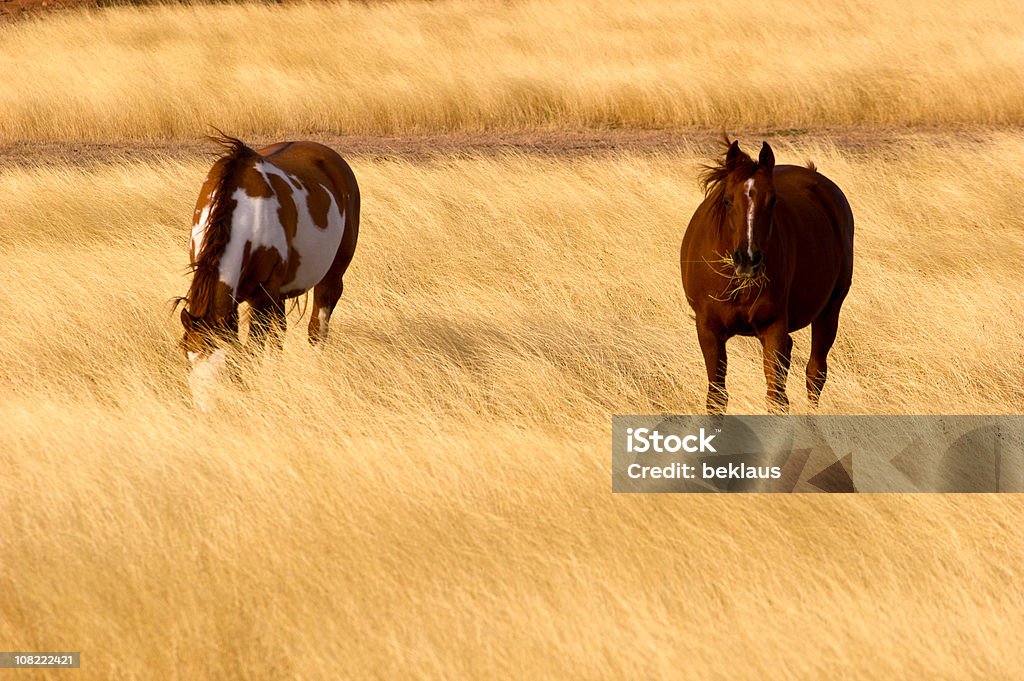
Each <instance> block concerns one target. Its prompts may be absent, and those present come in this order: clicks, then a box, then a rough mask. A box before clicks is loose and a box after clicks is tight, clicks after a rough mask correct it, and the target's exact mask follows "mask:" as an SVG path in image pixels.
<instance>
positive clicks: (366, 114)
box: [0, 0, 1024, 141]
mask: <svg viewBox="0 0 1024 681" xmlns="http://www.w3.org/2000/svg"><path fill="white" fill-rule="evenodd" d="M1022 23H1024V5H1021V4H1020V3H1016V2H1009V1H999V0H992V1H988V2H983V3H978V2H971V1H968V0H938V1H936V2H927V3H926V2H908V3H892V2H887V1H885V0H863V1H858V2H845V3H836V2H830V1H827V0H811V1H810V2H789V1H787V0H766V1H765V2H757V3H751V2H746V1H744V0H724V1H723V2H716V3H710V4H709V3H705V2H696V1H693V0H681V1H676V2H653V1H649V0H648V1H644V2H637V3H620V2H615V1H614V0H602V1H599V2H588V3H577V2H572V1H571V0H554V1H552V2H548V1H544V0H532V1H531V0H527V1H524V2H515V3H498V2H479V3H472V2H458V1H454V0H449V1H441V2H430V3H421V2H393V3H392V2H388V3H361V2H360V3H342V2H339V3H328V4H319V3H318V4H295V5H292V4H289V5H287V6H284V7H280V6H276V5H267V4H250V5H243V6H214V7H210V6H173V7H146V8H141V9H139V8H117V9H108V10H103V11H97V12H92V13H73V14H68V15H64V16H60V17H48V18H46V19H45V20H35V21H25V22H15V23H8V24H6V25H0V45H2V46H3V47H2V49H0V111H3V112H4V120H3V125H0V140H6V141H10V140H35V139H99V140H106V139H115V140H120V139H124V138H132V139H141V138H157V137H187V138H194V137H195V136H196V135H197V133H198V132H201V131H206V130H208V128H209V126H210V125H216V126H219V127H221V128H223V129H225V130H230V131H233V132H237V133H242V134H260V135H274V134H279V133H281V132H282V131H290V132H310V131H334V132H345V133H407V132H423V131H451V130H484V129H488V130H489V129H511V130H518V129H521V128H524V127H531V128H546V127H554V128H557V127H586V126H634V127H635V126H640V127H677V126H692V125H699V126H709V127H712V128H715V129H720V128H721V127H723V126H725V127H727V128H730V129H736V128H738V127H751V126H754V127H756V126H770V127H797V128H803V127H819V126H822V125H865V126H870V125H880V124H881V125H904V124H913V125H921V124H923V125H932V124H954V123H968V124H1020V123H1022V122H1024V66H1022V64H1024V44H1022V42H1021V41H1020V39H1019V38H1020V36H1019V31H1018V30H1017V27H1018V26H1020V25H1021V24H1022Z"/></svg>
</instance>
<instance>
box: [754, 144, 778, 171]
mask: <svg viewBox="0 0 1024 681" xmlns="http://www.w3.org/2000/svg"><path fill="white" fill-rule="evenodd" d="M757 165H759V166H761V167H762V168H767V169H768V170H771V169H772V168H774V167H775V152H774V151H772V148H771V147H770V146H768V143H767V142H761V153H760V154H759V155H758V157H757Z"/></svg>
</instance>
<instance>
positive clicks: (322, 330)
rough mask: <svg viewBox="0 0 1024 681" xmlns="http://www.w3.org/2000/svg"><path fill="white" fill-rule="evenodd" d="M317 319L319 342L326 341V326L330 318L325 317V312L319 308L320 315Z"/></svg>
mask: <svg viewBox="0 0 1024 681" xmlns="http://www.w3.org/2000/svg"><path fill="white" fill-rule="evenodd" d="M317 318H318V319H319V320H320V340H327V326H328V324H329V323H330V318H329V317H328V316H327V310H325V309H324V308H320V313H319V314H317Z"/></svg>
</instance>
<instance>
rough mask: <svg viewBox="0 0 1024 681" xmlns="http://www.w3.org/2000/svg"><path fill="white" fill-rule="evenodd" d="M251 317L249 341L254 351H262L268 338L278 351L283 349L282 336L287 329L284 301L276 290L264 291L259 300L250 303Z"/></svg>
mask: <svg viewBox="0 0 1024 681" xmlns="http://www.w3.org/2000/svg"><path fill="white" fill-rule="evenodd" d="M251 304H252V315H251V317H250V319H249V340H250V341H251V342H252V344H253V347H254V349H256V350H263V348H264V347H265V346H266V344H267V338H268V337H270V338H271V339H272V341H273V343H274V346H275V347H277V348H278V349H281V348H283V347H284V334H285V331H286V330H287V328H288V319H287V317H286V316H285V309H284V301H283V300H282V299H281V294H280V293H279V292H278V291H277V290H276V288H275V289H274V290H266V291H265V292H264V294H263V295H261V296H260V297H259V298H257V299H255V300H253V301H251Z"/></svg>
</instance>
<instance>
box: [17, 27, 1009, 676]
mask: <svg viewBox="0 0 1024 681" xmlns="http://www.w3.org/2000/svg"><path fill="white" fill-rule="evenodd" d="M252 11H253V12H256V11H257V10H256V9H253V10H252ZM302 11H312V10H309V9H303V10H302ZM382 11H383V10H382ZM126 16H134V15H131V14H128V15H126ZM776 154H777V156H778V158H779V160H780V162H786V161H802V160H803V159H805V158H807V157H811V158H813V159H814V160H815V161H816V162H817V163H818V166H819V168H820V169H821V170H822V171H823V172H824V173H825V174H827V175H828V176H829V177H831V178H832V179H834V180H835V181H836V182H838V183H839V184H840V186H842V187H843V188H844V189H845V190H846V192H847V194H848V196H849V198H850V201H851V203H852V205H853V207H854V210H855V213H856V216H857V220H858V226H857V230H858V231H857V245H856V248H857V265H856V273H855V279H854V286H853V290H852V292H851V295H850V298H849V299H848V302H847V305H846V307H845V309H844V313H843V317H842V319H841V325H840V335H839V339H838V341H837V344H836V347H835V349H834V351H833V355H832V364H831V369H832V370H831V373H830V379H829V383H828V385H827V386H826V388H825V393H824V396H823V410H824V411H825V412H826V413H954V412H968V413H1021V412H1022V411H1024V399H1022V388H1021V386H1024V368H1022V365H1021V362H1020V358H1021V349H1022V341H1021V337H1020V330H1021V328H1024V300H1022V293H1021V287H1020V274H1019V272H1020V263H1021V262H1022V259H1024V239H1022V236H1021V219H1020V210H1019V201H1018V198H1017V197H1018V196H1019V188H1020V187H1021V186H1024V136H1021V135H1010V134H999V135H995V136H993V137H992V138H991V139H990V140H989V141H988V142H986V143H984V144H971V143H959V142H956V141H952V140H950V141H942V142H941V143H933V142H927V141H923V140H922V141H916V142H915V141H913V140H911V141H910V142H909V143H908V144H906V146H905V147H901V148H893V149H888V150H884V151H880V152H865V153H861V154H849V153H841V152H840V151H839V150H837V149H835V148H833V147H831V146H829V145H827V144H820V145H816V146H814V147H801V146H799V145H796V144H789V145H786V144H779V145H777V149H776ZM703 156H704V153H703V152H700V153H698V152H697V150H694V151H693V152H692V153H679V154H671V155H669V154H666V155H653V156H641V155H623V156H620V157H611V158H603V159H578V160H565V159H562V160H559V159H553V158H548V159H539V158H530V157H524V156H518V155H509V156H499V157H493V158H483V157H480V158H464V159H451V160H444V161H436V162H431V163H424V164H412V163H406V162H391V161H383V160H369V159H354V160H353V161H352V163H353V167H354V169H355V171H356V173H357V176H358V177H359V179H360V182H361V185H362V190H363V195H364V216H363V227H362V236H361V242H360V246H359V249H358V251H357V254H356V259H355V261H354V263H353V266H352V268H351V270H350V273H349V275H348V280H347V286H346V294H345V297H344V299H343V302H342V304H341V306H340V307H339V309H338V311H337V312H336V315H335V321H334V326H333V330H332V334H333V335H332V338H331V340H330V342H329V343H328V345H327V346H326V347H323V348H317V349H313V348H311V347H309V346H308V344H307V343H306V341H305V330H304V328H302V324H301V321H300V320H299V319H298V313H297V312H293V313H292V315H291V325H292V329H291V331H290V332H289V334H288V336H287V338H286V344H285V348H284V350H283V352H281V353H270V354H268V355H267V356H266V357H265V358H264V359H263V361H262V364H261V366H260V367H258V368H257V369H255V370H253V371H252V372H251V373H250V374H249V375H248V376H247V380H248V386H247V388H246V389H238V388H230V389H227V390H226V392H225V394H224V395H223V399H224V402H223V404H222V406H221V408H220V410H219V412H218V413H216V414H215V415H213V416H201V415H198V414H196V413H194V412H193V411H192V410H191V408H190V406H189V401H188V394H187V389H186V385H185V380H184V360H183V359H182V358H181V357H179V356H178V354H177V352H176V350H175V348H174V342H175V340H176V339H177V336H178V333H179V330H178V328H177V327H176V324H175V320H174V318H173V317H172V316H170V315H169V313H168V308H167V307H166V302H167V300H168V298H169V297H171V296H172V295H174V294H178V293H181V292H182V291H183V290H184V288H185V281H186V280H185V278H184V276H183V269H184V265H185V261H186V251H185V246H186V240H187V232H188V225H187V221H188V218H189V216H190V215H191V206H192V202H193V200H194V194H195V192H196V191H197V190H198V186H199V183H200V181H201V178H202V176H203V175H204V173H205V171H206V164H205V163H202V162H198V161H193V162H175V161H167V162H164V163H158V164H153V165H136V164H117V165H110V166H97V167H93V168H73V167H58V168H53V167H49V168H37V169H7V170H3V171H0V255H2V258H3V263H4V266H3V268H0V421H2V424H3V426H2V427H0V467H2V469H3V471H4V474H3V475H2V476H0V550H2V553H0V555H2V560H0V593H2V594H3V596H2V599H0V641H2V642H3V645H4V647H6V648H8V649H11V650H18V649H21V650H31V649H36V650H39V649H71V650H82V651H83V669H82V670H81V671H80V672H77V673H76V675H78V676H80V677H82V678H96V679H100V678H182V679H185V678H188V679H193V678H221V679H232V678H268V679H270V678H275V679H278V678H309V679H333V678H474V679H475V678H514V677H530V678H588V679H590V678H666V679H667V678H680V677H687V678H712V679H714V678H721V679H726V678H728V679H735V678H749V679H762V678H775V677H779V676H785V677H787V678H806V679H812V678H831V677H842V678H858V679H859V678H864V679H875V678H957V679H961V678H962V679H968V678H977V679H992V678H1015V677H1016V676H1018V675H1019V674H1020V673H1021V671H1022V670H1024V652H1022V648H1021V647H1020V645H1019V636H1018V632H1019V631H1020V630H1021V627H1022V626H1024V592H1022V591H1021V589H1020V588H1019V586H1018V584H1019V574H1017V568H1016V567H1015V566H1016V564H1017V562H1018V559H1019V556H1020V554H1021V552H1022V551H1024V540H1022V535H1021V533H1020V532H1019V531H1018V526H1019V519H1020V518H1021V515H1022V513H1024V504H1022V501H1021V499H1020V498H1019V497H1016V496H982V495H975V496H972V497H970V498H960V497H933V496H915V497H900V496H885V497H859V498H849V497H829V498H809V497H780V496H776V497H771V498H766V497H760V496H754V497H746V498H743V499H742V500H740V499H737V498H712V497H708V496H702V497H700V498H697V497H686V498H684V497H669V496H658V497H656V498H655V497H644V496H630V497H620V496H613V495H612V494H611V493H610V471H609V465H610V443H609V435H610V423H609V422H610V415H611V414H612V413H642V412H652V411H653V412H660V411H683V412H685V411H695V410H699V409H700V405H701V404H702V402H703V393H704V379H703V367H702V360H701V358H700V353H699V350H698V348H697V345H696V342H695V334H694V331H693V325H692V321H691V320H690V319H689V317H688V315H687V312H686V308H685V303H684V300H683V297H682V294H681V287H680V285H679V281H678V245H679V241H680V239H681V236H682V232H683V229H684V227H685V224H686V221H687V220H688V218H689V216H690V213H691V212H692V210H693V208H694V207H695V206H696V205H697V203H698V202H699V200H700V195H699V192H698V189H697V187H696V183H695V180H694V175H695V166H696V164H697V163H698V162H699V161H701V160H703ZM757 350H758V348H757V345H756V342H753V341H751V342H744V340H743V339H737V340H736V341H733V343H732V344H731V345H730V353H731V354H730V360H731V361H730V376H729V386H730V389H731V392H732V402H731V410H732V411H737V412H762V411H763V410H764V402H763V393H764V383H763V378H762V376H761V371H760V359H759V355H758V352H757ZM807 350H808V337H807V333H806V332H801V333H798V334H796V349H795V366H796V367H800V366H801V365H802V364H803V363H804V362H805V361H806V357H807ZM796 373H797V374H798V375H799V369H798V370H797V372H796ZM800 383H801V381H800V380H798V379H794V380H791V390H790V395H791V397H792V398H793V402H794V408H795V410H796V411H798V412H800V411H804V410H806V399H805V397H804V396H803V394H802V390H801V389H800V385H799V384H800Z"/></svg>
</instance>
